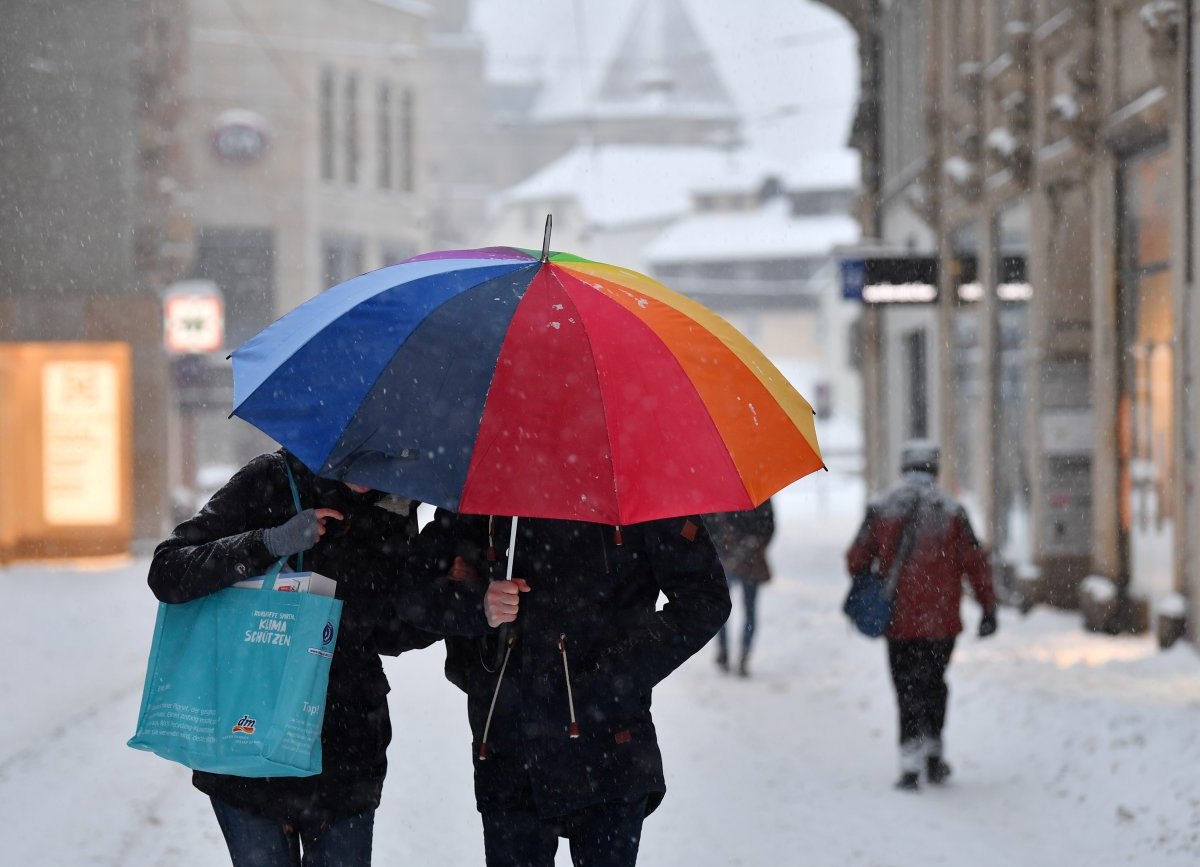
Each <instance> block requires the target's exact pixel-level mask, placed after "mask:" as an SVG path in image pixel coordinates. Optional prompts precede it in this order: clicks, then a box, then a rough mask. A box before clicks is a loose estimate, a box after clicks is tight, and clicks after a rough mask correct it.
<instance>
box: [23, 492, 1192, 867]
mask: <svg viewBox="0 0 1200 867" xmlns="http://www.w3.org/2000/svg"><path fill="white" fill-rule="evenodd" d="M776 505H777V513H778V516H779V522H780V536H779V539H778V542H777V544H776V545H774V546H772V549H771V561H772V564H773V566H774V568H775V579H774V581H773V582H772V583H771V584H770V585H769V586H767V587H766V588H765V589H764V590H763V591H762V593H761V594H760V609H761V611H760V626H759V638H758V641H757V646H756V652H755V655H754V658H753V662H752V672H753V676H752V677H751V678H750V679H749V680H745V681H743V680H741V679H739V678H736V677H730V676H728V675H722V674H721V673H719V672H718V670H717V669H716V667H715V666H714V665H713V661H712V660H713V654H712V649H711V648H706V649H705V650H704V651H702V652H701V653H700V654H698V655H697V656H696V657H695V658H694V659H692V660H691V661H689V663H688V664H687V665H685V666H684V667H683V668H682V669H681V670H680V671H679V672H677V673H676V674H675V675H673V676H672V677H671V678H669V679H668V680H667V681H666V682H665V683H664V684H662V685H661V686H660V687H659V688H658V689H657V690H656V691H655V702H654V704H655V718H656V722H657V725H658V729H659V736H660V740H661V742H662V746H663V753H664V759H665V763H666V768H667V778H668V786H669V787H670V791H669V792H668V794H667V798H666V801H665V802H664V803H663V805H662V807H661V808H660V809H659V810H658V812H656V813H655V814H654V815H653V816H651V817H650V819H649V820H648V821H647V823H646V828H645V833H644V837H643V843H642V857H641V859H640V863H642V864H646V865H667V867H670V865H688V867H692V865H695V867H706V865H713V867H717V865H721V867H724V865H739V864H741V865H812V867H825V865H828V867H835V865H836V867H844V865H864V867H866V865H870V867H907V865H914V867H916V865H920V867H925V865H939V864H945V865H960V864H970V865H972V867H1002V865H1003V867H1008V865H1012V864H1017V863H1020V864H1023V865H1032V867H1042V865H1045V867H1051V865H1054V867H1058V865H1063V864H1087V865H1089V867H1109V865H1124V864H1133V863H1136V864H1139V865H1163V867H1175V865H1180V867H1182V865H1185V864H1186V865H1192V864H1195V863H1197V861H1198V859H1200V809H1198V808H1200V781H1198V779H1197V775H1196V773H1195V770H1194V769H1195V768H1196V767H1197V766H1198V762H1200V726H1197V720H1198V718H1200V660H1198V657H1197V654H1196V652H1195V650H1194V649H1193V648H1191V647H1190V646H1180V647H1176V648H1175V649H1172V650H1171V651H1168V652H1161V651H1158V650H1157V649H1156V647H1155V646H1154V644H1153V641H1152V639H1150V638H1120V639H1114V638H1108V637H1100V636H1090V635H1087V634H1085V633H1083V632H1082V631H1081V629H1080V627H1079V618H1078V616H1077V615H1073V614H1068V613H1060V612H1054V611H1049V610H1041V609H1039V610H1036V611H1034V612H1033V613H1032V614H1030V615H1029V616H1028V617H1025V618H1021V617H1020V616H1019V615H1017V614H1016V613H1015V612H1013V611H1011V610H1008V609H1004V610H1002V611H1001V615H1000V632H999V634H998V635H997V636H996V637H995V638H993V639H989V640H987V641H980V640H978V639H976V638H975V637H974V636H973V634H972V632H971V631H968V632H967V633H964V635H963V636H962V638H960V640H959V644H958V648H957V650H956V654H955V662H954V664H953V666H952V667H951V672H950V683H951V698H950V711H949V722H948V730H947V750H948V758H949V759H950V761H951V763H952V764H953V765H954V768H955V775H954V779H953V781H952V783H951V784H950V785H949V786H947V787H945V788H944V789H941V790H931V789H926V790H923V791H921V792H919V793H916V794H909V793H900V792H896V791H893V790H892V788H891V783H892V782H893V780H894V778H895V775H896V749H895V743H894V742H895V721H894V708H893V700H892V695H891V686H890V684H889V682H888V679H887V670H886V661H885V652H884V647H883V645H882V643H879V642H873V641H868V640H867V639H864V638H861V637H859V636H857V635H856V634H853V633H852V632H851V631H850V630H849V629H848V627H847V625H846V623H845V620H844V618H843V617H842V616H841V614H840V612H839V605H840V602H841V597H842V594H843V592H844V589H845V580H846V579H845V576H844V574H843V567H842V562H841V556H842V552H843V551H844V549H845V547H846V545H847V544H848V541H849V538H850V535H851V534H852V533H853V532H854V529H855V526H856V524H857V520H858V517H859V513H860V512H859V510H860V509H861V496H860V494H859V492H858V488H857V486H856V485H854V484H853V483H851V482H848V481H847V480H846V479H845V478H841V477H837V476H834V475H833V474H828V475H826V474H819V475H818V476H814V477H812V478H811V479H807V480H804V481H802V482H801V483H799V484H797V485H796V486H794V487H793V488H792V489H789V490H788V491H786V492H784V494H782V495H781V496H780V497H779V498H778V499H777V500H776ZM145 568H146V564H145V561H144V560H140V561H126V562H123V563H112V562H110V563H107V564H98V566H97V568H95V569H91V570H84V569H81V568H79V567H78V566H77V565H69V566H62V565H59V566H45V565H22V566H13V567H9V568H6V569H0V594H3V598H4V600H5V606H4V611H5V613H6V615H7V616H6V618H5V638H6V641H5V646H6V648H7V650H8V653H7V664H6V665H5V666H4V667H3V668H2V669H0V697H2V704H0V707H2V708H3V714H2V715H0V841H3V852H4V856H3V861H4V863H12V864H25V865H34V867H40V865H48V867H49V865H53V867H59V865H71V867H73V865H112V867H116V865H120V867H148V865H180V864H185V865H193V864H195V865H209V864H212V865H220V864H223V863H224V864H227V863H228V859H227V856H226V855H225V852H224V847H223V844H222V841H221V839H220V834H219V832H218V830H217V827H216V823H215V821H214V820H213V819H212V816H211V813H210V811H209V808H208V805H207V803H206V802H205V800H204V798H203V796H201V795H200V794H199V793H198V792H196V791H195V790H193V789H192V788H191V786H190V785H189V783H188V773H187V771H186V770H184V769H183V768H180V767H177V766H174V765H171V764H170V763H167V762H164V761H162V760H161V759H158V758H157V757H155V756H152V755H149V754H146V753H141V752H136V751H134V750H131V749H128V748H127V747H125V745H124V742H125V740H126V739H127V738H128V737H129V735H130V734H132V731H133V725H134V722H135V718H136V714H137V707H138V702H139V699H140V690H141V683H142V677H143V675H144V665H145V655H146V651H147V649H148V644H149V638H150V631H151V628H152V625H153V621H154V610H155V602H154V600H153V598H152V597H151V596H150V593H149V591H148V590H147V589H146V586H145ZM740 605H741V601H740V599H737V598H735V606H734V614H733V620H732V627H733V628H734V629H735V630H738V629H740V626H741V608H740ZM964 614H965V619H966V622H967V623H968V625H969V627H974V625H975V624H976V623H977V621H978V609H977V608H976V607H975V606H974V603H973V602H970V601H968V602H966V603H965V604H964ZM441 662H442V654H441V651H440V649H439V648H437V647H434V648H430V649H429V650H426V651H422V652H419V653H412V654H406V655H404V656H402V657H400V658H398V659H394V660H387V662H386V667H387V670H388V675H389V678H390V680H391V682H392V687H393V691H392V695H391V699H390V700H391V707H392V713H393V727H394V729H395V736H394V740H393V743H392V747H391V750H390V763H391V771H390V774H389V779H388V783H387V787H386V789H385V792H384V803H383V806H382V807H381V809H380V811H379V814H378V817H377V826H376V847H375V851H376V857H375V862H376V863H378V864H422V865H449V867H456V865H468V867H469V865H478V864H482V862H483V858H482V843H481V839H480V830H479V820H478V815H477V814H476V812H475V808H474V801H473V797H472V793H471V764H470V736H469V733H468V729H467V725H466V719H465V713H466V711H465V699H464V698H463V697H462V695H461V694H460V693H459V692H458V691H457V690H456V689H455V688H454V687H452V686H450V685H449V684H448V683H446V682H445V681H444V680H443V679H442V677H441ZM559 863H560V864H569V858H568V856H567V853H566V851H565V846H564V847H563V850H562V851H560V854H559Z"/></svg>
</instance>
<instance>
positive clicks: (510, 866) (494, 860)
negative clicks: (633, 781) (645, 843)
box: [483, 798, 646, 867]
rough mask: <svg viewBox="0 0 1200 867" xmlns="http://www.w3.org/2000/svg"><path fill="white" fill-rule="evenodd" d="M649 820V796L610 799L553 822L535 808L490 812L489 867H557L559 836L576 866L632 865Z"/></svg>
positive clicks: (486, 833) (486, 829)
mask: <svg viewBox="0 0 1200 867" xmlns="http://www.w3.org/2000/svg"><path fill="white" fill-rule="evenodd" d="M645 817H646V799H645V798H638V799H636V800H633V801H608V802H605V803H603V804H597V805H596V806H594V807H587V808H585V809H583V810H577V811H575V812H574V813H568V814H567V815H565V816H554V817H552V818H542V817H540V816H538V815H537V813H535V812H534V811H533V810H532V809H519V810H488V811H487V812H485V813H484V814H483V848H484V852H485V854H486V856H487V865H488V867H554V853H555V852H557V851H558V838H559V837H565V838H566V839H567V840H568V841H569V842H570V845H571V863H572V864H574V865H575V867H633V865H634V864H636V863H637V852H638V844H639V843H640V842H641V839H642V820H643V819H645Z"/></svg>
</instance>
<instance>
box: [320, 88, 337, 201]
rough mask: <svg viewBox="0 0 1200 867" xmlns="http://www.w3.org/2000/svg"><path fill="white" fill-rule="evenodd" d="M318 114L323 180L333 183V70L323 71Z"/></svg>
mask: <svg viewBox="0 0 1200 867" xmlns="http://www.w3.org/2000/svg"><path fill="white" fill-rule="evenodd" d="M317 114H318V122H319V124H320V136H321V140H320V148H321V150H320V157H321V179H322V180H326V181H332V180H333V175H334V106H333V70H332V69H328V68H326V69H322V70H321V83H320V86H319V87H318V89H317Z"/></svg>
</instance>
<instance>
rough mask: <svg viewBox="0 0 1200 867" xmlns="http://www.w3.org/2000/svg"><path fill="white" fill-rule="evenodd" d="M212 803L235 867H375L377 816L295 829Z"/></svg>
mask: <svg viewBox="0 0 1200 867" xmlns="http://www.w3.org/2000/svg"><path fill="white" fill-rule="evenodd" d="M211 800H212V805H213V811H214V812H216V814H217V822H218V824H220V826H221V833H223V834H224V835H225V845H226V846H228V847H229V857H230V858H231V859H233V867H371V842H372V838H373V836H374V829H375V811H374V810H368V811H366V812H365V813H359V814H358V815H357V816H350V817H349V818H346V819H339V820H337V821H336V822H331V823H328V824H327V823H324V822H321V823H314V824H311V825H308V824H303V823H297V824H296V825H295V826H293V825H286V824H284V823H283V822H280V821H278V820H276V819H267V818H264V817H263V816H259V815H257V814H256V813H251V812H250V811H249V810H239V809H238V808H237V807H232V806H230V805H229V804H226V803H225V802H224V801H218V800H217V799H216V798H212V799H211ZM302 847H303V850H304V854H303V855H301V848H302Z"/></svg>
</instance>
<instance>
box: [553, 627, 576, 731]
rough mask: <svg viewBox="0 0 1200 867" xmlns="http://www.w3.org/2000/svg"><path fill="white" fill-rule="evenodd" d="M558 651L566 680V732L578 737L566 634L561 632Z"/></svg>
mask: <svg viewBox="0 0 1200 867" xmlns="http://www.w3.org/2000/svg"><path fill="white" fill-rule="evenodd" d="M558 652H559V653H561V654H562V661H563V677H564V678H565V679H566V681H567V707H568V709H569V710H570V712H571V724H570V725H569V726H568V727H567V733H568V734H569V735H570V736H571V737H572V738H577V737H579V723H578V722H576V721H575V696H574V694H573V693H572V692H571V669H570V667H569V666H568V665H567V635H566V633H562V634H561V635H559V636H558Z"/></svg>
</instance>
